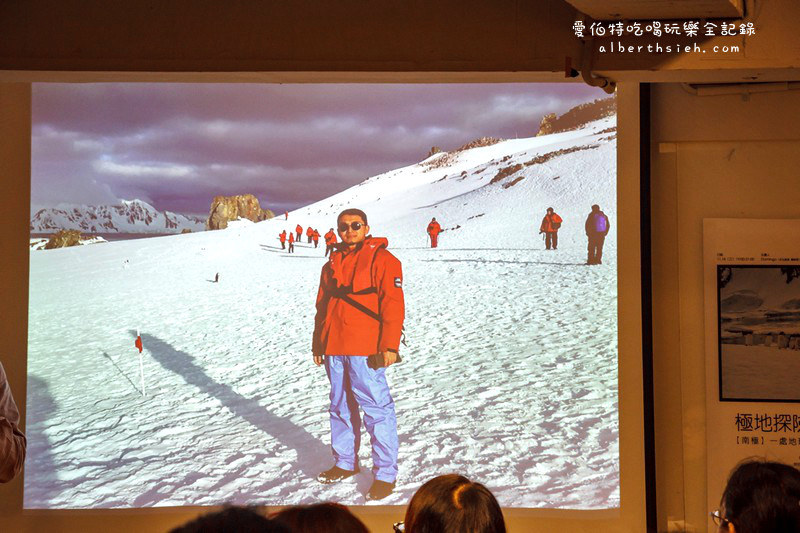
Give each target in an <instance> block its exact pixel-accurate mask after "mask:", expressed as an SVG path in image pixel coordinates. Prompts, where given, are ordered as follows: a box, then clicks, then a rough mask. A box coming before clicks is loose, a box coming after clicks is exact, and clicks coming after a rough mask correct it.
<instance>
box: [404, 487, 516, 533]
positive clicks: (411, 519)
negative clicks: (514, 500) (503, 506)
mask: <svg viewBox="0 0 800 533" xmlns="http://www.w3.org/2000/svg"><path fill="white" fill-rule="evenodd" d="M395 531H405V533H427V532H429V531H436V532H437V533H461V532H463V531H469V532H470V533H505V532H506V524H505V520H504V519H503V513H502V511H501V510H500V505H499V504H498V503H497V499H496V498H495V497H494V495H493V494H492V493H491V491H489V489H487V488H486V487H484V486H483V485H481V484H480V483H475V482H473V481H470V480H469V479H467V478H465V477H464V476H460V475H458V474H446V475H443V476H438V477H435V478H433V479H431V480H430V481H428V482H426V483H425V484H424V485H422V487H420V488H419V490H417V492H416V493H415V494H414V496H413V497H412V498H411V502H410V503H409V504H408V507H407V508H406V516H405V519H404V520H403V522H401V523H399V524H395Z"/></svg>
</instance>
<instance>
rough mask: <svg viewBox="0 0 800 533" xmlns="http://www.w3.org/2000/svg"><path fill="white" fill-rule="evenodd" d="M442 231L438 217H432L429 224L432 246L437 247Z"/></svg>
mask: <svg viewBox="0 0 800 533" xmlns="http://www.w3.org/2000/svg"><path fill="white" fill-rule="evenodd" d="M441 232H442V226H440V225H439V223H438V222H436V217H433V218H432V219H431V222H430V224H428V236H430V238H431V248H436V247H437V246H438V245H439V234H440V233H441Z"/></svg>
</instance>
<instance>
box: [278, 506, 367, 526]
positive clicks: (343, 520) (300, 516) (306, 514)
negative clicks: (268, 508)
mask: <svg viewBox="0 0 800 533" xmlns="http://www.w3.org/2000/svg"><path fill="white" fill-rule="evenodd" d="M271 518H272V521H273V522H275V523H277V524H280V525H283V526H286V527H287V528H288V529H289V530H291V532H292V533H318V532H319V531H325V532H327V533H369V530H368V529H367V526H365V525H364V524H363V522H361V520H359V519H358V518H357V517H356V515H354V514H353V513H351V512H350V511H349V510H348V509H347V507H345V506H344V505H339V504H337V503H318V504H315V505H296V506H294V507H287V508H286V509H284V510H282V511H279V512H277V513H275V514H273V515H271Z"/></svg>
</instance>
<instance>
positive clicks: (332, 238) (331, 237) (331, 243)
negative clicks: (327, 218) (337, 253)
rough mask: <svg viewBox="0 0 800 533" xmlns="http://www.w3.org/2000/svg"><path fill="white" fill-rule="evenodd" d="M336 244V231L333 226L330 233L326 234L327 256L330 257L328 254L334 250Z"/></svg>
mask: <svg viewBox="0 0 800 533" xmlns="http://www.w3.org/2000/svg"><path fill="white" fill-rule="evenodd" d="M335 246H336V233H334V232H333V228H331V229H330V230H329V231H328V233H326V234H325V257H328V254H329V253H331V252H332V251H333V248H334V247H335Z"/></svg>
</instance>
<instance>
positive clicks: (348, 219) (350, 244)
mask: <svg viewBox="0 0 800 533" xmlns="http://www.w3.org/2000/svg"><path fill="white" fill-rule="evenodd" d="M336 225H337V228H338V230H339V237H340V238H341V239H342V242H341V244H339V245H338V246H337V247H336V250H334V251H333V252H331V256H330V259H329V260H328V262H327V263H326V264H325V266H323V267H322V274H321V276H320V283H319V291H318V293H317V303H316V307H317V313H316V317H315V321H314V335H313V343H312V352H313V357H314V363H316V364H317V365H322V364H324V365H325V371H326V373H327V375H328V379H329V381H330V385H331V391H330V409H329V412H330V423H331V449H332V451H333V458H334V460H335V464H334V466H333V467H332V468H330V469H329V470H326V471H324V472H322V473H320V474H319V476H318V478H317V479H318V480H319V481H320V482H321V483H326V484H328V483H336V482H338V481H341V480H343V479H346V478H348V477H351V476H353V475H355V474H357V473H358V472H359V465H358V449H359V445H360V439H361V417H360V416H359V408H361V410H362V411H363V413H364V425H365V426H366V428H367V432H368V433H369V435H370V440H371V443H372V463H373V467H372V473H373V479H374V481H373V483H372V487H371V488H370V489H369V493H368V494H367V499H370V500H380V499H383V498H385V497H386V496H388V495H389V494H391V492H392V491H393V490H394V487H395V480H396V478H397V452H398V439H397V419H396V415H395V408H394V400H392V395H391V394H390V393H389V384H388V383H387V381H386V375H385V374H386V367H388V366H390V365H392V364H393V363H395V362H397V361H398V360H399V355H398V349H399V344H400V337H401V335H402V329H403V320H404V318H405V303H404V297H403V273H402V267H401V264H400V261H399V260H398V259H397V258H396V257H395V256H394V255H392V254H391V253H390V252H389V251H388V250H387V249H386V247H387V246H388V244H389V242H388V241H387V240H386V239H385V238H382V237H372V236H371V235H369V226H368V225H367V215H366V213H364V212H363V211H361V210H359V209H345V210H344V211H342V212H341V213H340V214H339V217H338V219H337V221H336Z"/></svg>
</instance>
